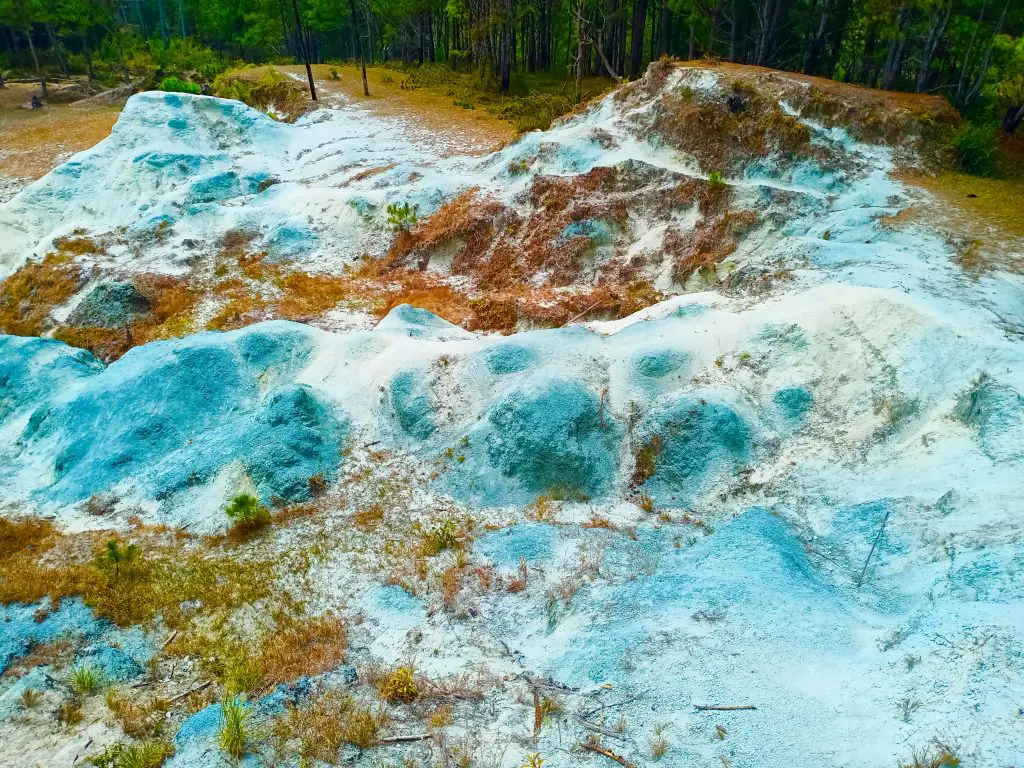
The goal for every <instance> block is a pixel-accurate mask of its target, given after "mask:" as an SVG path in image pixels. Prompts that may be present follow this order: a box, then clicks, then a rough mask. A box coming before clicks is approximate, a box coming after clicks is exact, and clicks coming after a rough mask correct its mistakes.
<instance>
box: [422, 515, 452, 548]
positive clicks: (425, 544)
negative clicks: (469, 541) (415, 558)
mask: <svg viewBox="0 0 1024 768" xmlns="http://www.w3.org/2000/svg"><path fill="white" fill-rule="evenodd" d="M459 534H460V531H459V524H458V523H457V522H456V521H455V520H454V519H452V518H448V519H446V520H442V521H441V522H439V523H438V524H437V525H435V526H434V527H432V528H430V529H429V530H427V531H425V532H424V533H423V539H422V542H421V544H420V553H421V554H423V555H425V556H427V557H433V556H434V555H437V554H440V553H441V552H443V551H444V550H446V549H454V548H455V547H457V546H458V545H459Z"/></svg>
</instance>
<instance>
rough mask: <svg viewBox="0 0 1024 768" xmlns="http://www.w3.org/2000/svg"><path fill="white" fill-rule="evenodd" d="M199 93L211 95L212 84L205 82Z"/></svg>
mask: <svg viewBox="0 0 1024 768" xmlns="http://www.w3.org/2000/svg"><path fill="white" fill-rule="evenodd" d="M199 93H200V94H202V95H203V96H209V95H211V94H210V86H209V85H207V84H206V83H203V85H202V87H201V88H200V89H199Z"/></svg>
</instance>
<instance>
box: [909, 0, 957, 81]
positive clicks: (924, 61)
mask: <svg viewBox="0 0 1024 768" xmlns="http://www.w3.org/2000/svg"><path fill="white" fill-rule="evenodd" d="M952 13H953V0H945V1H944V2H943V3H942V5H940V6H939V7H938V8H936V9H935V12H934V13H933V14H932V21H931V24H929V25H928V36H927V37H926V38H925V41H924V51H923V52H922V53H921V68H920V69H919V70H918V71H917V86H916V88H915V90H916V91H917V92H918V93H923V92H924V90H925V88H927V87H928V81H929V80H930V79H931V74H932V60H933V59H934V58H935V51H936V49H937V48H938V47H939V41H940V40H942V36H943V35H945V34H946V26H947V25H948V24H949V17H950V14H952Z"/></svg>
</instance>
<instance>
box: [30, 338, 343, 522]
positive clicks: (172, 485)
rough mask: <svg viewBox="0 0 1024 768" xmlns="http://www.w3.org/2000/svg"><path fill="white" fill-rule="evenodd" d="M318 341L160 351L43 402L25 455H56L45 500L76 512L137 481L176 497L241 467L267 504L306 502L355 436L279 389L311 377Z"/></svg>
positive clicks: (202, 342) (178, 345) (231, 341)
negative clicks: (307, 369) (306, 373)
mask: <svg viewBox="0 0 1024 768" xmlns="http://www.w3.org/2000/svg"><path fill="white" fill-rule="evenodd" d="M308 334H309V332H308V330H307V329H305V328H304V327H303V326H300V325H297V324H293V323H287V322H272V323H264V324H260V325H258V326H251V327H250V328H247V329H244V330H242V331H235V332H232V333H226V334H220V333H203V334H198V335H196V336H191V337H188V338H186V339H180V340H175V341H168V342H157V343H153V344H149V345H146V346H144V347H137V348H135V349H133V350H131V351H129V352H128V353H127V354H126V355H125V356H124V357H122V358H121V359H120V360H118V361H117V362H115V363H113V364H111V365H110V366H109V367H107V368H106V369H105V370H103V371H101V372H99V373H95V374H94V375H92V376H90V377H88V378H87V379H85V381H84V384H83V386H82V387H81V388H80V389H79V390H78V391H77V392H75V393H73V394H71V395H70V396H62V392H61V391H60V389H59V388H47V389H46V390H44V391H42V392H39V393H37V397H36V401H37V402H38V408H37V409H36V411H35V412H34V414H33V416H32V418H31V419H30V420H29V423H28V426H27V427H26V428H25V430H24V432H23V434H22V437H21V441H20V445H21V447H22V449H23V450H25V451H29V452H31V451H32V450H33V449H34V448H36V447H37V446H38V448H39V450H40V451H41V452H42V453H44V454H46V455H52V454H53V453H55V455H54V458H53V477H54V482H53V483H52V484H51V485H50V486H48V487H46V488H45V489H43V490H42V491H40V492H39V493H40V496H41V497H43V498H44V499H49V500H53V501H57V502H61V503H73V502H77V501H82V500H84V499H87V498H89V497H90V496H93V495H95V494H97V493H101V492H104V491H107V490H108V489H110V488H111V487H113V486H115V485H117V484H118V483H121V482H124V481H129V480H130V481H131V482H132V484H133V486H135V487H136V488H141V489H143V490H145V491H146V492H148V493H149V494H150V495H151V496H153V497H155V498H166V497H168V496H170V495H172V494H173V493H175V492H177V491H180V490H182V489H184V488H187V487H190V486H193V485H198V484H203V483H206V482H208V481H209V480H211V479H212V478H213V476H214V475H215V474H216V473H217V471H218V470H220V469H221V468H222V467H224V466H226V465H227V464H229V463H232V462H239V463H240V464H241V465H242V466H243V467H244V468H245V469H246V470H247V472H248V473H249V475H250V477H251V479H252V481H253V483H254V484H255V486H256V490H257V491H258V492H259V495H260V496H261V497H262V498H263V500H264V501H268V502H269V501H271V500H272V499H273V498H274V497H279V498H280V499H283V500H284V501H289V502H292V501H300V500H303V499H305V498H307V497H308V496H309V487H308V481H309V478H310V477H311V476H313V475H315V474H318V473H322V474H324V476H325V477H326V478H327V479H328V480H331V479H333V477H334V475H335V472H336V469H337V466H338V463H339V461H340V458H339V454H340V450H341V448H342V447H343V444H344V442H345V440H346V437H347V434H348V420H347V418H346V417H345V416H344V414H342V413H341V412H340V411H339V410H338V409H336V408H335V407H333V406H331V405H328V404H327V403H324V402H323V401H321V400H320V399H319V398H318V397H317V395H316V394H315V393H314V392H313V391H312V390H310V389H309V388H307V387H304V386H301V385H294V384H285V385H282V386H277V387H273V386H270V385H271V384H272V383H273V382H274V380H275V378H285V377H288V376H289V375H294V373H296V372H297V371H298V370H299V369H301V367H302V365H303V364H304V363H305V361H306V360H307V359H308V356H309V354H310V352H311V351H312V348H313V342H312V340H311V338H310V337H309V335H308ZM51 441H52V442H51ZM54 445H56V446H59V448H58V449H57V450H56V451H54V448H53V446H54Z"/></svg>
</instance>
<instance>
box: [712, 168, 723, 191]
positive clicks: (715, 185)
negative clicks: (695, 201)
mask: <svg viewBox="0 0 1024 768" xmlns="http://www.w3.org/2000/svg"><path fill="white" fill-rule="evenodd" d="M708 189H712V190H718V189H725V178H724V177H723V176H722V174H721V173H720V172H719V171H712V172H711V173H709V174H708Z"/></svg>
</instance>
